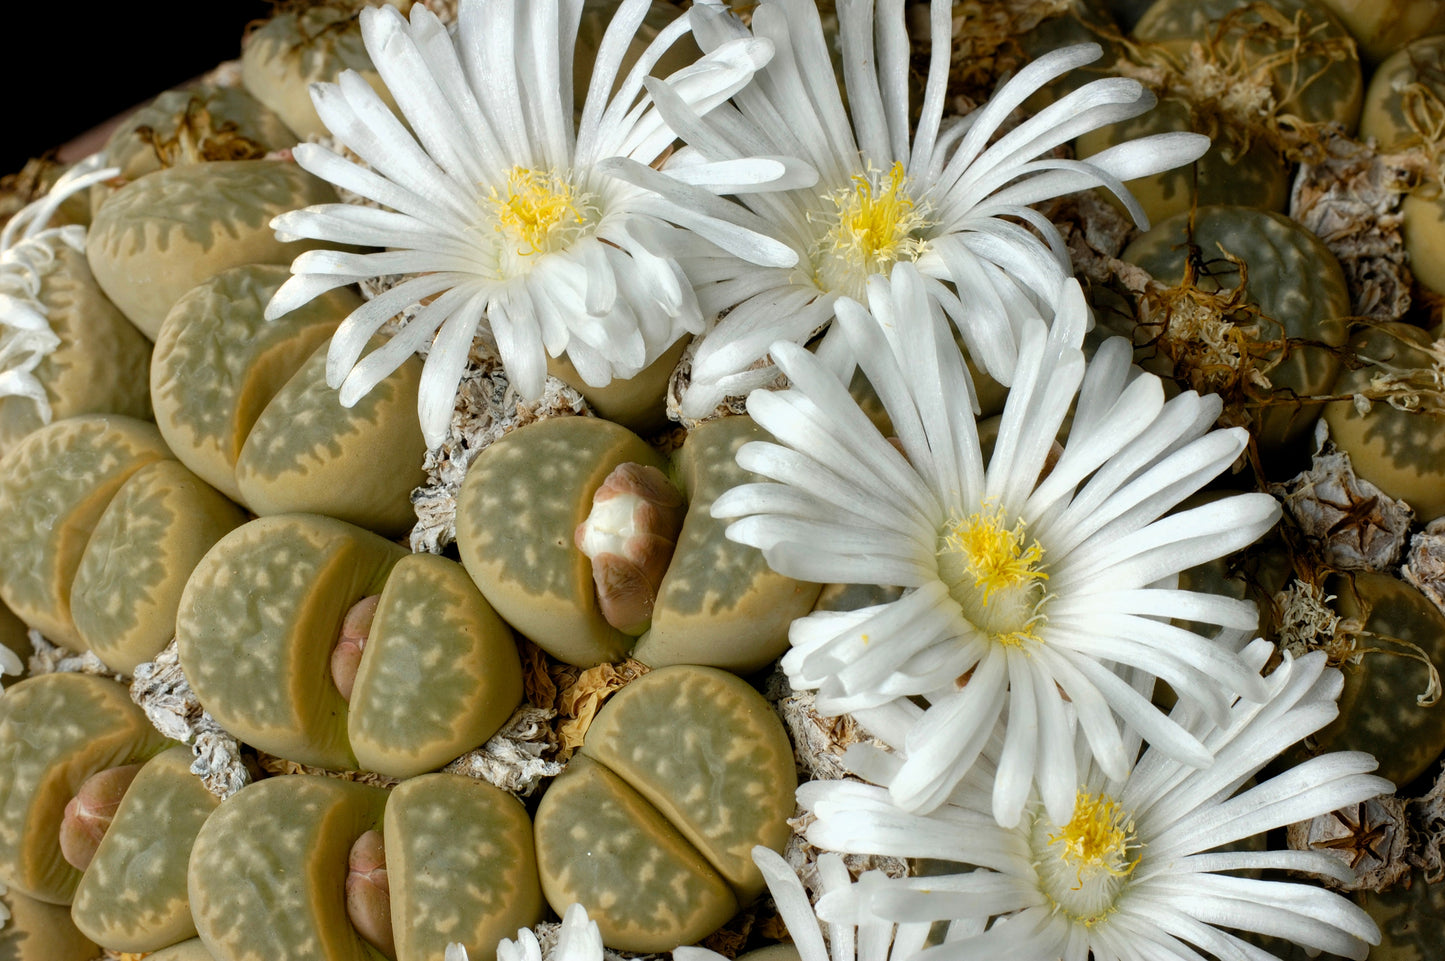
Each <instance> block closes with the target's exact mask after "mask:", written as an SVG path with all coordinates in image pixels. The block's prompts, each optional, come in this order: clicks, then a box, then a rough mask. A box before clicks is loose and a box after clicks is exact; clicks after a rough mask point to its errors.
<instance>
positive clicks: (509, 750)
mask: <svg viewBox="0 0 1445 961" xmlns="http://www.w3.org/2000/svg"><path fill="white" fill-rule="evenodd" d="M555 716H556V712H555V711H553V710H551V709H550V708H541V707H534V706H532V705H528V704H524V705H522V706H521V707H520V708H518V709H517V710H516V712H515V713H513V714H512V716H511V717H510V718H509V719H508V720H507V723H506V724H503V725H502V729H501V730H500V731H498V732H497V733H496V734H493V735H492V736H491V737H490V738H488V739H487V742H486V743H485V744H483V745H482V746H481V747H479V748H477V749H476V750H473V751H468V752H467V753H466V754H463V755H462V756H461V757H459V758H457V759H456V760H455V761H453V762H451V763H450V764H448V765H447V766H446V767H444V768H442V770H443V771H445V772H447V773H449V774H461V775H464V776H466V777H470V778H475V779H476V780H478V781H486V782H487V783H488V784H492V785H494V786H496V787H499V788H501V789H502V790H504V791H508V792H510V793H512V794H514V795H516V796H517V797H519V798H526V797H531V796H532V795H533V794H534V793H535V792H536V790H537V788H539V787H540V786H541V785H542V782H543V781H545V780H547V779H548V778H551V777H556V776H557V775H558V774H561V773H562V768H563V767H564V765H563V763H562V762H561V761H559V760H558V759H557V757H558V739H557V734H556V732H555V731H553V729H552V723H551V721H552V719H553V718H554V717H555Z"/></svg>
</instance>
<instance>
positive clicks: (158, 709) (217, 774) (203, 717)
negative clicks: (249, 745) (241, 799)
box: [130, 641, 251, 800]
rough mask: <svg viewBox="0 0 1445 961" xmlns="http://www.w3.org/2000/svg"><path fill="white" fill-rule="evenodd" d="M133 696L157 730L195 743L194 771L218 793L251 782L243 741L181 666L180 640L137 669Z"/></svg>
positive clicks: (230, 791)
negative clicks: (219, 719)
mask: <svg viewBox="0 0 1445 961" xmlns="http://www.w3.org/2000/svg"><path fill="white" fill-rule="evenodd" d="M130 699H131V700H132V701H135V702H136V704H138V705H140V708H141V710H143V711H145V713H146V717H147V718H149V719H150V722H151V724H153V725H154V726H155V729H156V730H157V731H160V732H161V733H162V734H164V735H165V736H166V737H168V738H170V739H171V740H173V741H180V742H181V743H183V744H189V745H190V746H191V753H192V754H193V755H194V756H195V760H194V761H192V762H191V773H192V774H195V775H196V776H197V777H199V778H200V779H201V781H202V782H203V783H204V784H205V785H206V789H207V790H208V791H210V792H211V793H212V794H214V795H216V797H218V798H221V799H222V800H225V799H226V798H228V797H230V796H231V795H232V794H235V793H236V792H237V791H239V790H241V788H243V787H245V786H246V785H247V784H249V783H251V773H250V771H249V770H248V769H247V768H246V765H245V762H244V761H243V759H242V756H241V745H240V743H239V742H238V741H237V740H236V739H235V738H234V737H232V736H231V735H230V734H229V733H227V732H226V730H225V729H224V728H222V727H221V725H219V724H217V723H216V720H215V718H213V717H211V715H210V714H208V713H206V711H205V710H204V709H203V708H202V707H201V702H200V701H199V700H197V699H196V695H195V693H194V692H193V691H192V690H191V685H190V683H189V682H188V681H187V680H186V675H185V672H184V671H183V670H182V669H181V659H180V654H179V651H178V648H177V646H176V642H175V641H171V643H170V645H169V646H168V647H166V649H165V650H163V651H161V652H160V654H158V655H156V658H155V660H153V661H147V662H145V663H143V664H140V665H139V666H137V667H136V669H135V680H134V681H133V682H132V683H131V687H130Z"/></svg>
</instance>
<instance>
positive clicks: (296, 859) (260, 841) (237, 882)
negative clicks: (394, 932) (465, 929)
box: [189, 774, 387, 961]
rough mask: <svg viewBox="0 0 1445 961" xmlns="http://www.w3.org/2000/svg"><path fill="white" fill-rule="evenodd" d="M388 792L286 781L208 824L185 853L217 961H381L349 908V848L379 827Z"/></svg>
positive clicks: (307, 779)
mask: <svg viewBox="0 0 1445 961" xmlns="http://www.w3.org/2000/svg"><path fill="white" fill-rule="evenodd" d="M386 800H387V792H385V791H383V790H381V789H380V788H375V787H369V786H367V785H364V784H358V783H356V782H353V781H343V780H338V779H333V778H322V777H313V776H310V775H299V774H298V775H287V776H283V777H273V778H269V779H267V780H264V781H258V782H256V783H254V784H251V785H249V786H247V787H245V788H243V789H242V790H241V791H239V792H238V793H236V794H234V795H232V796H231V797H230V798H227V799H226V800H225V801H224V802H222V803H221V805H220V806H219V807H218V808H216V810H215V811H214V812H213V813H212V814H211V816H210V817H209V818H207V819H206V823H205V824H204V825H203V826H202V827H201V830H200V833H199V834H198V835H197V837H196V843H195V846H194V847H193V848H192V850H191V860H190V866H189V890H190V900H191V911H192V913H193V915H194V917H195V922H196V930H197V931H198V932H199V934H200V937H201V940H202V941H203V942H204V943H205V945H206V948H207V949H208V950H209V951H210V952H211V954H213V955H214V956H215V958H216V959H217V961H254V959H257V958H266V959H268V961H381V959H382V958H383V955H382V954H380V953H379V952H378V951H377V950H376V949H375V948H373V947H372V946H371V945H369V944H368V943H367V942H366V941H364V940H363V939H362V937H361V935H360V934H359V933H358V932H357V931H356V929H355V928H354V927H353V926H352V924H351V921H350V918H349V916H348V915H347V911H346V894H345V891H346V877H347V873H348V861H349V854H350V852H351V847H352V845H353V844H354V843H355V841H356V840H357V838H359V837H361V836H362V835H363V834H365V833H366V832H367V831H370V830H374V829H376V828H378V827H380V826H381V824H382V817H383V809H384V807H385V805H386Z"/></svg>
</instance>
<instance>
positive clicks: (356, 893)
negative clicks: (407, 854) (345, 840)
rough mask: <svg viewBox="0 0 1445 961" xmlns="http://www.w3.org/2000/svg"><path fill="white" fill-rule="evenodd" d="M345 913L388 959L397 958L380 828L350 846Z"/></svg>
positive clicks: (389, 888) (365, 937)
mask: <svg viewBox="0 0 1445 961" xmlns="http://www.w3.org/2000/svg"><path fill="white" fill-rule="evenodd" d="M346 867H347V874H346V914H347V917H349V918H350V919H351V924H352V927H354V928H356V933H357V934H359V935H361V937H362V938H363V939H364V940H365V941H366V943H367V944H370V945H371V946H372V947H374V948H376V950H378V951H380V952H381V953H382V954H384V955H386V956H387V957H388V958H395V957H396V939H395V937H394V936H393V933H392V928H391V884H390V882H388V881H387V878H386V847H385V845H383V844H382V838H381V832H380V831H367V832H366V833H365V834H363V835H362V836H361V837H359V838H357V839H356V841H355V842H354V843H353V844H352V845H351V855H350V856H349V857H348V858H347V862H346Z"/></svg>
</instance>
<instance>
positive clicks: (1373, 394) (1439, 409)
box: [1347, 327, 1445, 415]
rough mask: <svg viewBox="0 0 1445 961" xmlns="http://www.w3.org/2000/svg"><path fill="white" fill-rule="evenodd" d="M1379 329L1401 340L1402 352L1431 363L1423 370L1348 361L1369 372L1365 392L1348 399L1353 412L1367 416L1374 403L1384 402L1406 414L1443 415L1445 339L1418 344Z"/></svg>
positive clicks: (1372, 360)
mask: <svg viewBox="0 0 1445 961" xmlns="http://www.w3.org/2000/svg"><path fill="white" fill-rule="evenodd" d="M1378 329H1379V330H1382V331H1384V332H1386V333H1389V334H1390V335H1391V336H1394V337H1396V338H1397V339H1400V340H1401V341H1402V345H1403V346H1404V347H1405V348H1407V349H1409V350H1411V351H1417V352H1420V353H1423V354H1425V355H1426V356H1427V357H1428V358H1429V359H1430V363H1429V366H1423V367H1396V366H1394V365H1393V364H1390V363H1388V362H1385V361H1382V360H1378V359H1375V358H1371V357H1366V356H1363V355H1357V356H1355V357H1352V358H1350V363H1352V364H1356V365H1358V366H1360V367H1363V368H1367V369H1368V370H1369V372H1370V381H1369V383H1368V384H1367V385H1366V386H1365V388H1364V389H1363V390H1359V391H1356V392H1355V393H1353V394H1349V395H1347V397H1348V399H1349V400H1350V401H1351V403H1353V404H1354V405H1355V410H1356V411H1358V412H1359V413H1361V414H1367V413H1369V411H1370V408H1371V406H1373V405H1374V404H1375V403H1376V402H1383V403H1386V404H1389V405H1390V406H1391V407H1393V408H1395V409H1396V410H1402V411H1405V412H1407V413H1416V412H1423V413H1430V414H1435V415H1440V414H1445V338H1442V339H1439V340H1434V341H1431V342H1429V343H1428V344H1427V343H1418V342H1415V341H1413V340H1408V339H1404V338H1400V337H1399V335H1398V334H1395V333H1394V332H1393V331H1392V329H1391V328H1389V327H1382V328H1378Z"/></svg>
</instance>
